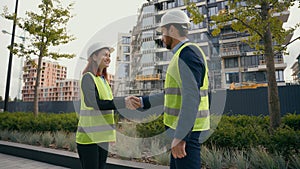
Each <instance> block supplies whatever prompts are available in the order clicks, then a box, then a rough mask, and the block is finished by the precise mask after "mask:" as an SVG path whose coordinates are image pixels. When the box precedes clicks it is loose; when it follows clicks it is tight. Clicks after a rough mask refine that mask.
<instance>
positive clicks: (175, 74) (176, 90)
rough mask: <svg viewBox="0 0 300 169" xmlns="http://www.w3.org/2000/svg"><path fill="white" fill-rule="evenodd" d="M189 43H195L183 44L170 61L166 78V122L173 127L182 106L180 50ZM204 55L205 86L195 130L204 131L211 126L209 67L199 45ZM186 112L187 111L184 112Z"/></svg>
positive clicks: (202, 91) (174, 127)
mask: <svg viewBox="0 0 300 169" xmlns="http://www.w3.org/2000/svg"><path fill="white" fill-rule="evenodd" d="M189 45H195V46H197V45H196V44H192V43H186V44H184V45H182V46H181V47H180V48H179V49H178V51H177V52H176V53H175V54H174V56H173V58H172V59H171V61H170V64H169V66H168V69H167V73H166V80H165V103H164V124H165V125H166V126H168V127H170V128H172V129H176V127H177V123H178V116H179V113H181V112H180V110H181V106H182V96H181V89H182V81H181V78H180V73H179V66H178V60H179V55H180V52H181V51H182V49H183V48H185V47H186V46H189ZM197 48H198V49H199V50H200V52H201V53H202V56H203V60H204V62H205V68H206V70H205V76H204V81H203V86H202V87H200V96H201V99H200V100H201V101H200V103H199V106H198V113H197V117H196V120H195V123H194V127H193V131H204V130H208V129H209V128H210V115H209V103H208V68H207V63H206V57H205V54H204V52H203V51H202V49H201V48H200V47H199V46H197ZM182 113H186V112H182Z"/></svg>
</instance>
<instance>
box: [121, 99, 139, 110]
mask: <svg viewBox="0 0 300 169" xmlns="http://www.w3.org/2000/svg"><path fill="white" fill-rule="evenodd" d="M125 105H126V108H127V109H130V110H136V109H137V108H140V107H142V101H141V99H140V98H139V97H136V96H127V97H125Z"/></svg>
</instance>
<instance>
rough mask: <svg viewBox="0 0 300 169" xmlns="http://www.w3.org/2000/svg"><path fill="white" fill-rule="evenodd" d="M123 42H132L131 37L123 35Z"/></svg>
mask: <svg viewBox="0 0 300 169" xmlns="http://www.w3.org/2000/svg"><path fill="white" fill-rule="evenodd" d="M122 43H123V44H130V37H127V36H123V37H122Z"/></svg>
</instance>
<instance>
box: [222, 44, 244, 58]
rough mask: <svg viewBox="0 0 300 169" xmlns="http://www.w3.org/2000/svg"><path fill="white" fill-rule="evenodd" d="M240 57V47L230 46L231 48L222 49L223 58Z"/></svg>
mask: <svg viewBox="0 0 300 169" xmlns="http://www.w3.org/2000/svg"><path fill="white" fill-rule="evenodd" d="M239 55H241V51H240V49H239V47H238V46H229V47H221V48H220V56H221V57H228V56H239Z"/></svg>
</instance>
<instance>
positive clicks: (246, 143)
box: [0, 113, 300, 155]
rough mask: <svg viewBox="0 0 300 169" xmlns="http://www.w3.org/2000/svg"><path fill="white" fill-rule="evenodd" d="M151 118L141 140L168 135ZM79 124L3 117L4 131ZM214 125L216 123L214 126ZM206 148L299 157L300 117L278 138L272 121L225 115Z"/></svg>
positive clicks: (140, 129)
mask: <svg viewBox="0 0 300 169" xmlns="http://www.w3.org/2000/svg"><path fill="white" fill-rule="evenodd" d="M149 118H150V119H149V120H148V121H150V122H149V123H140V124H137V126H136V129H137V133H138V136H139V137H152V136H155V135H158V134H159V133H162V132H164V130H165V127H164V124H163V118H162V116H159V117H155V116H151V117H149ZM211 119H213V117H212V118H211ZM77 121H78V119H77V117H76V113H67V114H46V113H40V114H39V116H38V117H37V118H35V117H34V116H33V114H32V113H0V130H14V131H31V132H37V131H38V132H44V131H51V132H55V131H66V132H75V131H76V128H77ZM214 123H215V122H214V121H213V120H212V124H214ZM204 145H206V146H210V145H214V146H217V147H220V148H230V149H232V148H236V149H250V148H252V147H264V148H267V149H268V150H269V151H270V152H274V153H275V152H280V153H282V154H285V155H288V154H290V153H299V150H300V115H296V114H288V115H285V116H284V117H282V124H281V126H280V127H279V128H278V129H277V130H276V131H275V132H274V134H270V132H269V117H266V116H245V115H237V116H226V115H224V116H222V119H221V121H220V122H219V123H218V126H217V128H216V130H214V132H212V134H211V136H210V137H209V138H208V140H206V142H205V143H204Z"/></svg>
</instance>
